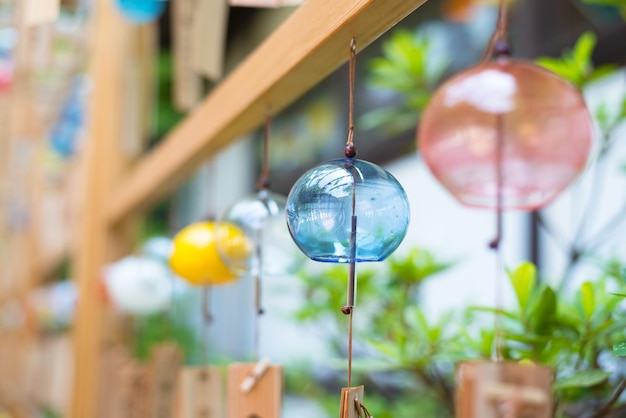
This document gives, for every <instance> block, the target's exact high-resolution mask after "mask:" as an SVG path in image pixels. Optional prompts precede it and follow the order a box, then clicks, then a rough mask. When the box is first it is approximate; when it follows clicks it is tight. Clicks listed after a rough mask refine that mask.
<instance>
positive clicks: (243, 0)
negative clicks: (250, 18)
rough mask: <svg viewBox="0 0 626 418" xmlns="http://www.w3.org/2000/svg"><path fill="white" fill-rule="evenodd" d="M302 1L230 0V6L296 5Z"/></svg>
mask: <svg viewBox="0 0 626 418" xmlns="http://www.w3.org/2000/svg"><path fill="white" fill-rule="evenodd" d="M302 3H304V0H230V5H231V6H242V7H259V8H265V7H270V8H273V7H281V6H297V5H300V4H302Z"/></svg>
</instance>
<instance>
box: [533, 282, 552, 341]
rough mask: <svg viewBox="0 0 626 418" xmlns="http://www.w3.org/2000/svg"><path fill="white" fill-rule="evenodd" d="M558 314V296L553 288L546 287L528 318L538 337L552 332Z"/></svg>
mask: <svg viewBox="0 0 626 418" xmlns="http://www.w3.org/2000/svg"><path fill="white" fill-rule="evenodd" d="M555 313H556V294H555V293H554V290H552V288H551V287H549V286H546V287H544V288H543V290H542V291H541V296H540V297H539V300H538V301H537V302H536V303H535V304H534V305H533V306H532V308H530V310H529V315H528V318H529V320H530V324H531V328H532V330H533V331H534V332H535V333H536V334H538V335H546V334H548V333H549V332H550V329H551V328H552V325H553V319H554V317H555Z"/></svg>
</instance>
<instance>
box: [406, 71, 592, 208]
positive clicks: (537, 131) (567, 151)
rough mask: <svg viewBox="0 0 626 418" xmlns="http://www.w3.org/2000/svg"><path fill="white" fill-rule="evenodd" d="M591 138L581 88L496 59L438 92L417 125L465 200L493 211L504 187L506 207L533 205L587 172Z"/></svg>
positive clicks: (437, 165)
mask: <svg viewBox="0 0 626 418" xmlns="http://www.w3.org/2000/svg"><path fill="white" fill-rule="evenodd" d="M592 136H593V122H592V119H591V116H590V115H589V112H588V110H587V108H586V106H585V102H584V100H583V97H582V95H581V94H580V92H579V91H578V90H577V89H576V88H575V87H573V86H572V85H570V84H569V83H567V82H566V81H564V80H563V79H561V78H559V77H558V76H556V75H555V74H553V73H551V72H549V71H548V70H546V69H544V68H542V67H539V66H537V65H535V64H533V63H531V62H525V61H520V60H514V59H510V58H498V59H496V60H495V61H492V62H488V63H485V64H481V65H478V66H476V67H474V68H471V69H469V70H467V71H464V72H463V73H461V74H459V75H457V76H456V77H453V78H452V79H451V80H449V81H448V82H446V83H445V84H444V85H443V86H442V87H441V88H440V89H439V90H438V91H437V92H436V93H435V95H434V96H433V98H432V99H431V101H430V103H429V105H428V107H427V109H426V110H425V111H424V114H423V116H422V119H421V121H420V124H419V132H418V149H419V151H420V153H421V155H422V156H423V158H424V160H425V161H426V164H427V165H428V167H429V168H430V170H431V171H432V173H433V174H434V176H435V177H436V178H437V180H439V182H441V184H442V185H443V186H444V187H445V188H446V189H448V190H449V191H450V192H451V193H452V194H453V195H454V196H455V197H456V198H457V199H458V200H459V201H460V202H461V203H463V204H466V205H468V206H474V207H483V208H495V207H496V206H497V195H498V189H500V188H499V187H498V186H499V185H501V186H502V187H501V193H502V208H503V209H526V210H533V209H538V208H541V207H543V206H545V205H546V204H548V203H549V202H550V201H551V200H552V199H554V198H555V197H556V196H557V195H558V194H559V193H560V192H561V191H563V190H564V189H565V188H566V187H567V186H568V185H569V184H570V183H571V182H572V181H573V180H574V179H575V178H576V176H578V174H579V173H580V172H581V171H582V170H583V168H584V167H585V164H586V162H587V157H588V155H589V152H590V148H591V142H592ZM499 138H501V140H502V142H500V144H501V145H500V146H499V145H498V144H499ZM498 162H500V163H501V164H498ZM499 167H500V168H499ZM500 170H501V171H500ZM499 172H500V174H498V173H499Z"/></svg>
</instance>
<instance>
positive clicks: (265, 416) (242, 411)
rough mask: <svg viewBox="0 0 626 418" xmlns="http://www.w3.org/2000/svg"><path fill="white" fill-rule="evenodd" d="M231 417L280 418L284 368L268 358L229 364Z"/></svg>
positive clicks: (229, 417) (229, 415) (229, 416)
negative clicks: (272, 362)
mask: <svg viewBox="0 0 626 418" xmlns="http://www.w3.org/2000/svg"><path fill="white" fill-rule="evenodd" d="M227 386H228V396H227V408H228V415H227V416H228V418H280V416H281V404H282V387H283V369H282V367H281V366H271V365H269V362H267V361H261V362H259V363H256V364H255V363H235V364H231V365H230V366H228V385H227Z"/></svg>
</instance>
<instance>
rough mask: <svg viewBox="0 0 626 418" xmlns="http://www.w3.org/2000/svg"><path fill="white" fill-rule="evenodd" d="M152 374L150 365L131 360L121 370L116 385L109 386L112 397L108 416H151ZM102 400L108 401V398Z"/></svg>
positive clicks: (137, 417) (122, 417) (132, 417)
mask: <svg viewBox="0 0 626 418" xmlns="http://www.w3.org/2000/svg"><path fill="white" fill-rule="evenodd" d="M150 375H151V373H150V368H149V366H147V365H140V364H137V363H135V362H129V363H127V364H126V365H125V366H123V367H122V369H121V370H119V372H118V373H117V377H116V379H115V381H116V382H115V385H114V386H113V387H111V388H109V390H111V393H112V397H111V409H110V414H111V415H109V417H108V418H145V417H148V416H149V415H148V406H149V405H148V401H149V396H150ZM105 396H106V395H105ZM109 396H110V395H109ZM102 401H103V402H106V398H105V399H102Z"/></svg>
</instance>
